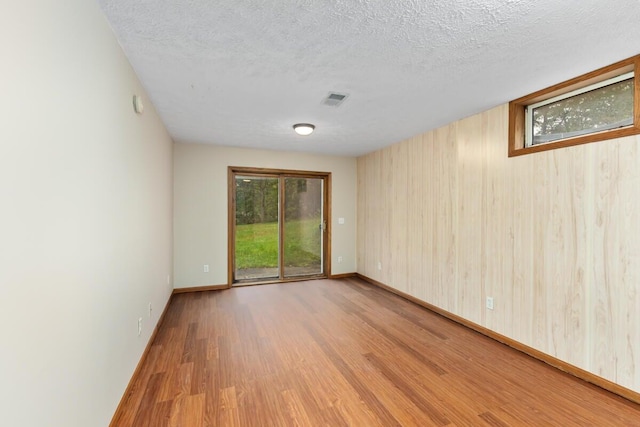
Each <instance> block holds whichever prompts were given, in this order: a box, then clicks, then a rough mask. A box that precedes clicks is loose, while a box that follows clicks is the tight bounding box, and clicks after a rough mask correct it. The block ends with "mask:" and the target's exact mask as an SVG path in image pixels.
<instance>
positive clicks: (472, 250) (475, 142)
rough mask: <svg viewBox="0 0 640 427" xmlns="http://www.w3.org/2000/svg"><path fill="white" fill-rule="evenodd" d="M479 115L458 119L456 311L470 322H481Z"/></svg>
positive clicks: (482, 156) (482, 177)
mask: <svg viewBox="0 0 640 427" xmlns="http://www.w3.org/2000/svg"><path fill="white" fill-rule="evenodd" d="M481 128H482V116H481V115H475V116H472V117H469V118H466V119H464V120H461V121H459V122H458V128H457V142H458V144H457V147H458V162H457V168H458V189H459V190H461V191H458V192H457V195H458V200H457V210H458V215H457V224H456V227H457V231H458V242H459V243H458V250H457V254H458V257H457V260H458V263H457V269H458V295H457V296H458V301H457V303H458V310H457V313H455V314H458V315H460V316H463V317H465V318H466V319H469V320H472V321H473V322H476V323H480V322H481V320H482V319H481V317H482V316H481V310H483V297H482V294H483V292H482V286H483V282H484V277H483V275H482V241H483V239H482V232H483V229H484V227H483V226H482V224H483V218H482V213H483V210H484V209H483V201H484V200H483V195H484V193H485V191H486V188H485V187H486V181H485V179H486V175H485V173H484V162H485V153H484V144H483V135H482V133H481V132H478V130H479V129H481Z"/></svg>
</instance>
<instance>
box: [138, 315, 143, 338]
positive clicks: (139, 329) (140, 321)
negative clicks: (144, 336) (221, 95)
mask: <svg viewBox="0 0 640 427" xmlns="http://www.w3.org/2000/svg"><path fill="white" fill-rule="evenodd" d="M141 333H142V317H138V336H140V334H141Z"/></svg>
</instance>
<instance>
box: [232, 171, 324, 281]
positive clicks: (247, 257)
mask: <svg viewBox="0 0 640 427" xmlns="http://www.w3.org/2000/svg"><path fill="white" fill-rule="evenodd" d="M328 180H329V174H324V173H318V172H299V171H266V170H263V169H260V170H254V169H247V168H229V181H230V190H229V193H230V194H229V196H230V212H229V218H230V221H229V226H230V251H229V256H230V259H231V262H230V274H229V277H230V281H231V283H236V284H243V283H253V282H259V281H269V282H271V281H280V280H291V279H295V278H305V277H324V276H326V274H327V267H326V264H327V262H326V260H327V255H326V252H327V241H328V232H329V230H328V227H327V220H326V217H327V203H328V194H327V188H328V186H327V182H328Z"/></svg>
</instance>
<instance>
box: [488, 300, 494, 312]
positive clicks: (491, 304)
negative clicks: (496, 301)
mask: <svg viewBox="0 0 640 427" xmlns="http://www.w3.org/2000/svg"><path fill="white" fill-rule="evenodd" d="M487 308H488V309H489V310H493V297H487Z"/></svg>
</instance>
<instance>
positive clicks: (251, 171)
mask: <svg viewBox="0 0 640 427" xmlns="http://www.w3.org/2000/svg"><path fill="white" fill-rule="evenodd" d="M236 175H241V176H245V175H248V176H262V177H270V178H275V177H277V178H279V182H278V188H279V191H278V193H279V196H278V197H279V200H278V203H279V204H281V202H282V201H284V195H283V194H281V192H283V191H284V183H283V181H282V180H281V179H280V178H315V179H322V180H323V181H324V182H323V187H324V188H323V190H324V191H323V196H322V197H323V202H322V216H323V219H324V222H325V223H324V232H323V233H322V234H323V236H322V239H323V244H322V246H323V247H322V271H323V273H322V274H317V275H309V276H296V277H284V265H283V263H284V256H282V255H283V253H284V249H282V250H281V246H282V245H283V244H284V242H283V233H284V215H285V208H284V204H282V206H281V207H280V209H279V212H278V222H279V227H278V234H279V243H278V254H279V256H278V271H279V278H278V279H275V280H259V281H251V282H245V281H241V282H236V281H235V278H234V276H235V241H236V188H235V183H236ZM227 192H228V195H227V197H228V202H227V203H228V204H227V212H228V220H227V221H228V222H227V285H228V286H229V287H231V286H234V285H235V286H241V285H258V284H266V283H281V282H294V281H300V280H309V279H316V278H327V277H331V172H314V171H302V170H290V169H267V168H249V167H241V166H229V167H228V168H227ZM282 247H283V246H282ZM281 252H282V253H281Z"/></svg>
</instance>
